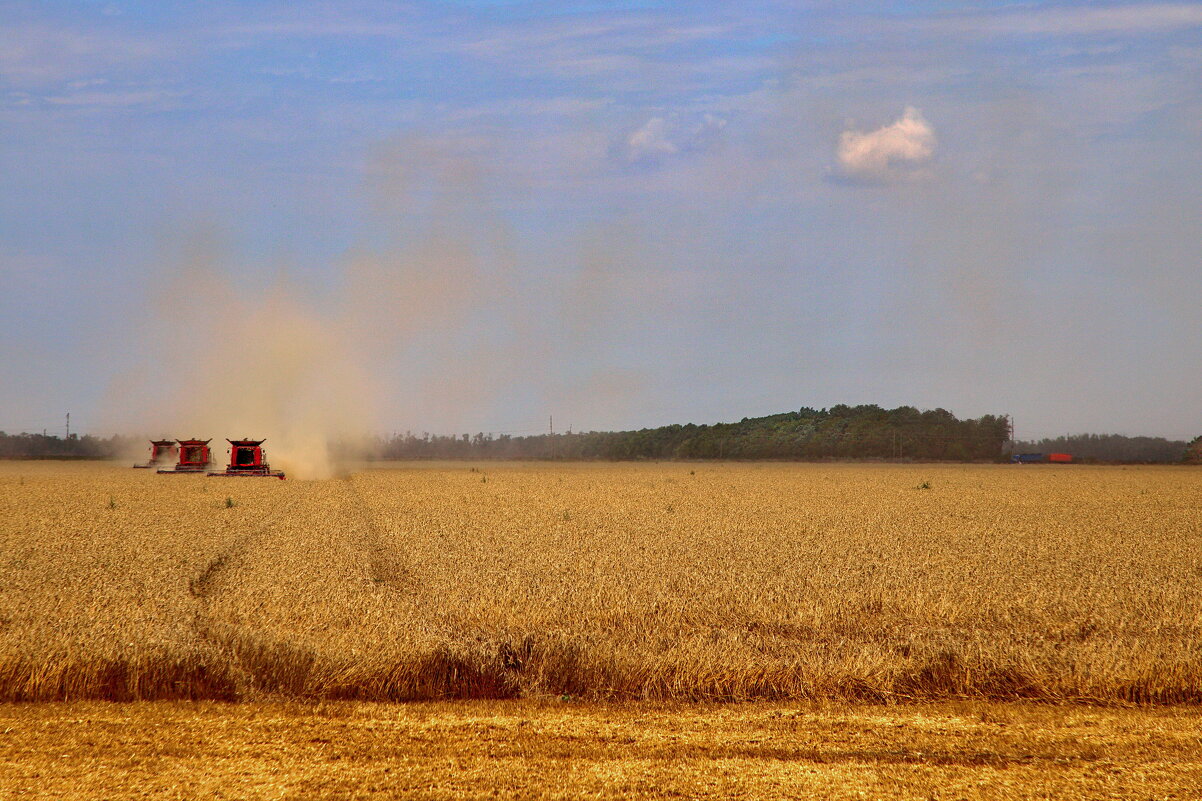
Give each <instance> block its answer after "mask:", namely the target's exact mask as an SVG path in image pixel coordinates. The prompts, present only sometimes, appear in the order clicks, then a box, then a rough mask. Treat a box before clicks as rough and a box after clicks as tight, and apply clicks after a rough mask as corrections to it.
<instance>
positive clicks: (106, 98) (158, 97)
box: [45, 89, 179, 108]
mask: <svg viewBox="0 0 1202 801" xmlns="http://www.w3.org/2000/svg"><path fill="white" fill-rule="evenodd" d="M177 97H179V93H178V92H167V91H164V90H161V89H131V90H128V91H117V92H76V93H74V94H67V95H52V96H50V97H47V98H45V100H46V102H47V103H50V104H51V105H55V106H79V107H83V106H92V107H96V108H127V107H130V106H148V105H160V104H162V103H163V102H164V101H168V100H172V99H174V98H177Z"/></svg>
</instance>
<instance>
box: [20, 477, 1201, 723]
mask: <svg viewBox="0 0 1202 801" xmlns="http://www.w3.org/2000/svg"><path fill="white" fill-rule="evenodd" d="M227 499H228V502H227ZM1200 597H1202V471H1198V470H1194V469H1188V468H1159V469H1158V468H1119V467H1067V468H1060V467H1011V466H1000V465H999V466H953V465H941V466H933V465H906V466H891V465H812V464H800V465H799V464H680V463H673V464H622V465H599V464H573V465H563V464H536V465H516V464H481V465H474V466H473V465H467V464H421V465H400V466H390V467H388V468H387V469H381V468H379V467H377V468H374V469H364V470H361V471H359V472H356V473H354V474H353V475H351V476H350V477H348V478H344V479H334V480H329V481H319V482H303V481H286V482H280V481H274V480H266V479H264V480H253V479H236V480H226V479H215V478H205V477H201V476H160V475H156V474H154V473H151V472H150V471H135V470H130V469H128V468H126V467H118V466H109V465H104V466H101V465H87V464H66V465H64V464H49V463H8V464H4V465H3V466H0V699H3V700H9V701H47V700H85V699H110V700H125V699H223V700H235V699H238V700H263V699H271V698H275V699H279V698H292V699H298V698H299V699H327V700H328V699H358V700H377V701H378V700H416V699H445V698H494V699H500V698H512V697H527V698H542V699H558V698H563V697H569V698H572V699H586V700H589V701H599V700H619V699H650V700H659V701H684V700H688V701H726V700H749V699H773V700H777V701H780V700H789V701H796V700H804V699H839V700H854V701H862V702H878V703H879V702H885V703H891V702H895V701H902V702H913V701H923V700H938V699H947V698H962V699H963V698H968V699H974V698H975V699H1037V700H1042V701H1054V702H1090V703H1101V704H1128V703H1140V704H1183V703H1185V704H1194V703H1197V702H1198V701H1200V700H1202V606H1200V603H1199V599H1200Z"/></svg>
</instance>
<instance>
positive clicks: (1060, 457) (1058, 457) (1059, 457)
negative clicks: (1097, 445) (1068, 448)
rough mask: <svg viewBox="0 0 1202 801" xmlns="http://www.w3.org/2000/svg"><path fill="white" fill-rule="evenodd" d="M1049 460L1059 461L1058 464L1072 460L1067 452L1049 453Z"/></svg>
mask: <svg viewBox="0 0 1202 801" xmlns="http://www.w3.org/2000/svg"><path fill="white" fill-rule="evenodd" d="M1048 461H1049V462H1059V463H1060V464H1069V463H1071V462H1072V461H1073V457H1072V456H1071V455H1069V454H1067V453H1049V454H1048Z"/></svg>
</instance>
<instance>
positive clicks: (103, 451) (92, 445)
mask: <svg viewBox="0 0 1202 801" xmlns="http://www.w3.org/2000/svg"><path fill="white" fill-rule="evenodd" d="M141 441H142V440H141V439H140V438H138V437H116V436H114V437H108V438H107V439H101V438H100V437H93V436H89V435H84V436H82V437H81V436H79V435H77V434H72V435H71V436H70V437H56V436H54V435H46V434H6V433H4V432H3V431H0V459H115V458H116V457H117V456H118V455H120V454H121V453H123V452H125V451H127V450H128V448H129V446H130V444H131V443H139V442H141Z"/></svg>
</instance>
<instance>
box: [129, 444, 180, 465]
mask: <svg viewBox="0 0 1202 801" xmlns="http://www.w3.org/2000/svg"><path fill="white" fill-rule="evenodd" d="M175 451H176V445H175V440H173V439H152V440H151V441H150V461H149V462H146V463H145V464H136V465H134V467H158V466H159V465H162V464H166V463H167V462H168V461H170V460H171V459H174V458H175Z"/></svg>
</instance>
